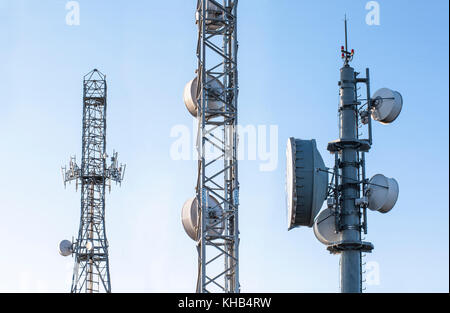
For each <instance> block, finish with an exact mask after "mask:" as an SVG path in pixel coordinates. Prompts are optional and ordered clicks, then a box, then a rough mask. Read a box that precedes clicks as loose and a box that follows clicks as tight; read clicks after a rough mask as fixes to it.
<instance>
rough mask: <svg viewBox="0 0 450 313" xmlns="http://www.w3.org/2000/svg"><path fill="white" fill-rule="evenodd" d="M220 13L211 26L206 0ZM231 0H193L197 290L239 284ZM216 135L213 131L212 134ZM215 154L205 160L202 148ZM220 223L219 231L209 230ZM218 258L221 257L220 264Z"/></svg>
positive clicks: (234, 2)
mask: <svg viewBox="0 0 450 313" xmlns="http://www.w3.org/2000/svg"><path fill="white" fill-rule="evenodd" d="M208 1H209V2H210V4H213V5H215V6H216V7H217V8H218V9H219V10H220V11H222V12H223V16H222V17H223V20H221V21H222V26H221V27H220V28H218V29H211V28H209V27H208V26H207V25H208V23H211V22H214V20H213V18H212V19H211V17H210V16H209V15H207V13H208V12H207V7H206V5H207V2H208ZM237 4H238V1H237V0H222V1H214V0H198V6H197V14H198V21H197V22H198V27H199V40H198V49H197V57H198V72H197V73H198V75H199V79H198V81H199V86H198V87H199V88H198V90H199V99H198V100H199V101H198V103H199V110H198V121H199V126H198V139H199V141H198V154H199V180H198V186H197V200H198V203H199V204H200V205H199V206H200V216H201V217H200V229H199V231H200V236H199V242H198V252H199V281H198V283H197V292H199V293H208V292H225V293H238V292H240V285H239V251H238V247H239V227H238V206H239V183H238V161H237V140H238V138H237V134H236V132H235V131H236V128H237V127H236V126H237V122H238V101H237V99H238V72H237V50H238V42H237V37H236V34H237V15H236V12H237ZM212 79H217V80H219V81H220V82H221V83H223V85H224V87H225V88H224V91H223V93H222V94H220V95H217V94H213V93H212V92H211V90H210V89H209V88H208V84H209V82H210V81H211V80H212ZM213 100H214V101H220V102H221V103H223V108H221V109H220V110H217V109H215V110H214V109H212V108H208V102H209V101H213ZM218 134H219V135H218ZM210 149H216V151H219V153H218V155H217V156H215V157H212V158H211V159H209V158H208V157H207V151H210ZM208 196H213V197H215V198H216V199H217V200H218V201H219V203H220V205H221V206H222V208H223V210H224V214H223V216H222V217H221V219H220V221H218V222H217V223H216V224H214V225H208V223H207V214H208V210H207V206H208V203H207V199H208ZM218 223H224V225H225V231H224V233H223V234H219V233H218V232H217V231H214V230H213V229H214V227H215V226H217V224H218ZM220 262H223V264H221V263H220Z"/></svg>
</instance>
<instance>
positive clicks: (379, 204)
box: [367, 174, 399, 213]
mask: <svg viewBox="0 0 450 313" xmlns="http://www.w3.org/2000/svg"><path fill="white" fill-rule="evenodd" d="M398 195H399V186H398V183H397V181H396V180H395V179H393V178H387V177H385V176H384V175H381V174H377V175H375V176H374V177H372V178H371V179H370V181H369V188H368V189H367V198H368V200H369V209H371V210H372V211H378V212H381V213H387V212H389V211H390V210H392V208H393V207H394V206H395V203H396V202H397V199H398Z"/></svg>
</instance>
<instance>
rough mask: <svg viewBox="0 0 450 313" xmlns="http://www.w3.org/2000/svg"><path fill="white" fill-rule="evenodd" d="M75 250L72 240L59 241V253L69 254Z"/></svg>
mask: <svg viewBox="0 0 450 313" xmlns="http://www.w3.org/2000/svg"><path fill="white" fill-rule="evenodd" d="M72 252H73V249H72V242H70V241H69V240H63V241H61V242H60V243H59V254H61V255H62V256H69V255H71V254H72Z"/></svg>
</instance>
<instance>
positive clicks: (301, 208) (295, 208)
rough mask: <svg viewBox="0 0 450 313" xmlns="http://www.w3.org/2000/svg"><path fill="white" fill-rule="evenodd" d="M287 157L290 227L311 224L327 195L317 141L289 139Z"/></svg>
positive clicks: (310, 225)
mask: <svg viewBox="0 0 450 313" xmlns="http://www.w3.org/2000/svg"><path fill="white" fill-rule="evenodd" d="M286 157H287V163H286V167H287V168H286V189H287V190H286V191H287V206H288V228H289V230H290V229H293V228H295V227H299V226H308V227H312V226H313V224H314V218H315V217H316V216H317V214H318V213H319V211H320V209H321V208H322V204H323V202H324V201H325V198H326V196H327V189H328V173H327V172H326V167H325V164H324V162H323V159H322V156H321V155H320V153H319V151H318V150H317V147H316V141H315V140H300V139H295V138H289V140H288V143H287V150H286Z"/></svg>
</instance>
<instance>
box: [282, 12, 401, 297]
mask: <svg viewBox="0 0 450 313" xmlns="http://www.w3.org/2000/svg"><path fill="white" fill-rule="evenodd" d="M341 52H342V59H343V61H344V66H343V67H342V68H341V71H340V72H341V77H340V81H339V87H340V102H339V119H340V121H339V139H338V140H335V141H333V142H330V143H329V144H328V147H327V149H328V151H330V152H331V153H332V154H334V159H335V165H334V170H333V171H331V170H330V169H327V168H325V167H324V163H323V161H322V159H321V157H320V153H319V152H318V151H317V149H316V146H315V141H314V140H312V141H310V140H300V139H294V138H290V139H289V140H288V145H287V163H286V164H287V171H286V174H287V175H286V176H287V184H286V187H287V196H288V198H287V199H288V217H289V220H288V225H289V229H293V228H295V227H302V226H306V227H312V226H313V230H314V234H315V235H316V238H317V239H318V240H319V241H320V242H321V243H323V244H324V245H326V246H327V249H328V251H330V252H331V253H333V254H340V255H341V260H340V279H341V291H342V292H343V293H360V292H362V284H363V278H362V274H363V271H362V255H363V252H371V251H372V250H373V248H374V247H373V245H372V244H371V243H370V242H365V241H363V234H367V209H370V210H372V211H378V212H380V213H387V212H389V211H390V210H391V209H392V208H393V207H394V206H395V203H396V201H397V199H398V194H399V187H398V183H397V181H396V180H395V179H393V178H387V177H385V176H384V175H381V174H377V175H375V176H374V177H373V178H372V179H370V180H369V179H367V178H366V162H365V154H366V153H367V152H369V150H370V149H371V147H372V119H374V120H376V121H378V122H380V123H383V124H389V123H392V122H393V121H394V120H395V119H396V118H397V117H398V115H399V114H400V112H401V109H402V106H403V99H402V96H401V95H400V93H398V92H397V91H393V90H390V89H387V88H382V89H380V90H379V91H377V92H376V93H375V94H374V97H373V98H371V93H370V75H369V69H366V77H365V78H361V77H360V76H359V73H357V72H355V70H354V68H352V67H351V66H350V62H351V61H352V59H353V56H354V50H353V49H352V50H351V51H349V49H348V43H347V19H346V20H345V46H342V48H341ZM359 84H365V87H366V99H361V98H360V96H359V95H358V90H359V88H358V86H359ZM363 102H365V103H363ZM371 117H372V119H371ZM363 125H367V126H368V134H367V137H368V138H361V137H362V134H361V133H360V130H361V129H362V126H363ZM311 146H312V148H311ZM311 151H314V153H311ZM320 172H323V173H329V174H332V175H333V176H332V179H331V182H329V183H328V182H327V180H328V177H327V176H323V177H322V178H321V175H319V173H320ZM327 187H328V188H327ZM325 199H327V208H326V209H324V210H322V211H321V212H320V213H319V211H320V209H321V207H322V203H323V201H324V200H325Z"/></svg>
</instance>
